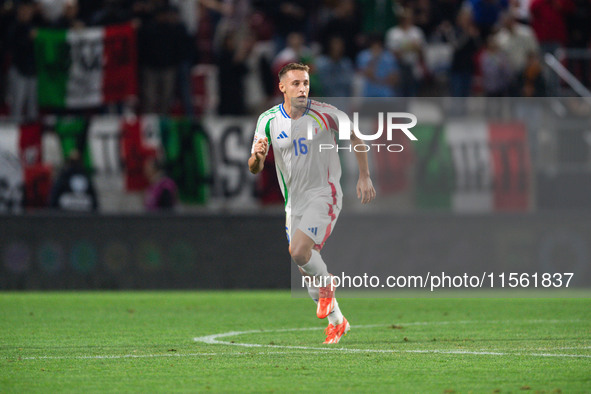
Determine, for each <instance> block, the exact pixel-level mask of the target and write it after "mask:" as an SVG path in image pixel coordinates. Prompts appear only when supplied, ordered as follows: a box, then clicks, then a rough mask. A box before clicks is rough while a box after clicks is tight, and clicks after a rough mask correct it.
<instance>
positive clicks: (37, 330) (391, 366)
mask: <svg viewBox="0 0 591 394" xmlns="http://www.w3.org/2000/svg"><path fill="white" fill-rule="evenodd" d="M340 305H341V308H342V310H343V312H344V313H345V316H347V318H348V319H349V321H350V322H351V325H352V330H351V332H350V334H349V335H348V336H347V337H345V338H344V339H343V340H342V341H341V343H339V344H338V345H336V346H335V345H333V346H329V345H322V341H323V340H324V335H323V331H322V329H323V328H324V327H325V326H326V324H327V323H326V322H325V321H320V320H318V319H317V318H316V317H315V308H314V305H313V303H312V301H310V300H308V299H298V298H292V297H291V296H290V294H289V292H286V291H273V292H271V291H268V292H258V291H249V292H221V291H220V292H63V293H0V338H1V340H0V392H2V393H11V392H14V393H23V392H43V393H50V392H82V393H90V392H138V393H139V392H203V391H212V392H235V391H254V392H294V391H310V392H343V391H348V392H384V391H387V392H392V391H394V392H421V393H422V392H435V393H438V392H439V393H442V392H489V393H491V392H524V391H525V392H527V391H529V392H548V393H549V392H591V299H590V298H550V299H529V298H513V299H498V298H399V299H367V298H360V299H352V298H351V299H347V298H344V299H341V300H340ZM229 332H234V334H228V333H229ZM222 334H225V335H222ZM195 338H200V339H199V340H198V341H195Z"/></svg>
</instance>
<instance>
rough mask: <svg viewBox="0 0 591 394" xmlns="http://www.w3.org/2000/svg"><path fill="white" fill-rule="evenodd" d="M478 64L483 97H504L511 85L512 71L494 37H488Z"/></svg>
mask: <svg viewBox="0 0 591 394" xmlns="http://www.w3.org/2000/svg"><path fill="white" fill-rule="evenodd" d="M480 62H481V66H482V87H483V89H484V93H485V95H486V96H487V97H504V96H506V95H507V94H508V91H509V85H510V83H511V75H512V70H511V68H510V67H509V65H508V61H507V56H506V55H505V53H504V52H503V51H502V50H501V49H500V48H499V45H498V43H497V40H496V39H495V37H494V36H489V37H488V39H487V44H486V48H485V49H484V51H483V52H482V57H481V60H480Z"/></svg>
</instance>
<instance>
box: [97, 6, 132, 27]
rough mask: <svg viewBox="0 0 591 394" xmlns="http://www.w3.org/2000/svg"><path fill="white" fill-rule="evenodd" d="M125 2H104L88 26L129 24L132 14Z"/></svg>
mask: <svg viewBox="0 0 591 394" xmlns="http://www.w3.org/2000/svg"><path fill="white" fill-rule="evenodd" d="M126 2H127V0H104V1H103V5H102V7H101V8H99V9H98V10H97V11H96V12H95V13H94V14H93V15H92V16H91V18H90V21H89V25H98V26H106V25H116V24H119V23H125V22H129V21H130V20H131V17H132V13H131V10H130V8H129V7H127V6H126V5H127V4H126Z"/></svg>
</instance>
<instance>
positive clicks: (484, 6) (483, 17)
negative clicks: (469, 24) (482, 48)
mask: <svg viewBox="0 0 591 394" xmlns="http://www.w3.org/2000/svg"><path fill="white" fill-rule="evenodd" d="M467 3H468V5H469V7H470V10H471V11H472V18H473V19H474V23H475V24H476V27H478V30H479V31H480V37H481V38H482V39H483V40H486V39H487V38H488V36H489V34H490V33H491V32H492V29H493V27H494V26H495V25H496V24H497V22H498V21H499V19H500V17H501V14H502V13H503V12H505V11H506V10H507V8H508V6H509V1H508V0H468V2H467Z"/></svg>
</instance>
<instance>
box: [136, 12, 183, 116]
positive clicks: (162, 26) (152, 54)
mask: <svg viewBox="0 0 591 394" xmlns="http://www.w3.org/2000/svg"><path fill="white" fill-rule="evenodd" d="M175 12H176V10H175V9H173V8H170V7H164V8H160V9H158V10H157V11H156V14H155V17H154V20H153V21H152V22H148V23H147V24H145V25H142V26H141V27H140V29H139V32H138V52H139V64H140V70H141V78H142V87H143V90H142V102H143V109H144V111H145V112H149V113H164V114H166V113H169V111H170V109H171V107H172V103H173V100H174V93H175V82H176V78H177V69H178V67H179V65H180V64H181V62H182V60H183V57H184V56H185V54H184V53H183V49H184V45H185V43H186V31H185V29H184V27H183V26H182V25H181V24H180V23H178V22H174V21H175V16H174V13H175Z"/></svg>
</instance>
